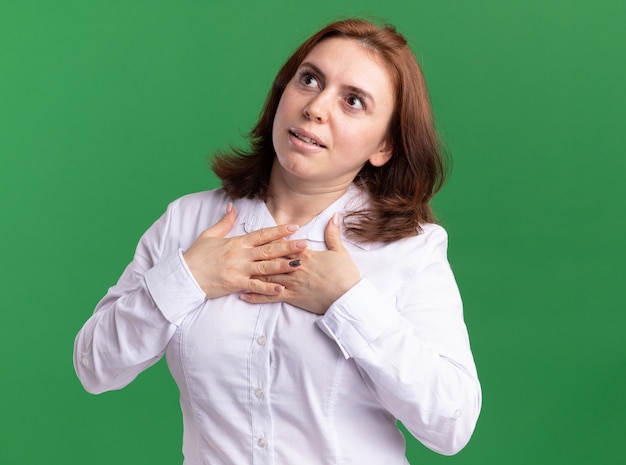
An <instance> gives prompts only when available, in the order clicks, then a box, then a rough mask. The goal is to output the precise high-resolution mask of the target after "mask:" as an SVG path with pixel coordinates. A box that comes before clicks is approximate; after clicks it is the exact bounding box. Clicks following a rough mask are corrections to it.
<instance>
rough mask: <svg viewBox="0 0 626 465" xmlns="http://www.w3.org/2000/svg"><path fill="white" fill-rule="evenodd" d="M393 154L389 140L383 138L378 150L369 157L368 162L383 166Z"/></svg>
mask: <svg viewBox="0 0 626 465" xmlns="http://www.w3.org/2000/svg"><path fill="white" fill-rule="evenodd" d="M392 155H393V147H392V146H391V142H390V141H388V140H384V141H382V142H381V143H380V146H379V147H378V150H377V151H376V152H375V153H374V154H373V155H372V156H371V157H370V158H369V162H370V163H371V164H372V165H373V166H383V165H384V164H385V163H387V162H388V161H389V160H390V159H391V156H392Z"/></svg>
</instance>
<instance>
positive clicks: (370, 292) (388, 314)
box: [317, 279, 400, 358]
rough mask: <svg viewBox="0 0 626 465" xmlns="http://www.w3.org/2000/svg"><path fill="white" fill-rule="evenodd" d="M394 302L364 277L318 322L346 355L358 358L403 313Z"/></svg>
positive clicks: (346, 356) (395, 322)
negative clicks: (387, 299) (388, 299)
mask: <svg viewBox="0 0 626 465" xmlns="http://www.w3.org/2000/svg"><path fill="white" fill-rule="evenodd" d="M394 303H395V301H394V302H393V303H391V304H390V302H387V301H386V300H385V298H384V297H383V296H382V295H381V293H380V292H379V291H378V289H376V288H375V287H374V285H373V284H372V283H370V282H369V281H368V280H366V279H362V280H361V281H359V283H358V284H357V285H356V286H354V287H353V288H352V289H350V290H349V291H348V292H346V293H345V294H344V295H343V296H341V297H340V298H339V299H338V300H336V301H335V302H334V303H333V304H332V305H331V306H330V308H329V309H328V311H327V312H326V313H325V314H324V316H323V317H322V318H320V319H319V320H318V321H317V324H318V325H319V327H320V328H321V329H322V331H323V332H324V333H325V334H326V335H327V336H329V337H330V338H331V339H333V340H334V341H335V342H336V343H337V345H338V346H339V348H340V349H341V351H342V352H343V355H344V357H345V358H351V357H355V356H356V355H357V354H358V353H359V352H361V351H362V350H363V349H365V348H366V347H368V346H369V345H370V344H371V343H372V342H373V341H375V340H376V339H378V337H379V336H380V335H381V334H382V333H384V332H385V331H386V330H387V329H388V328H389V327H391V326H393V325H394V324H397V319H399V318H400V315H399V313H398V312H397V310H396V308H395V305H393V304H394Z"/></svg>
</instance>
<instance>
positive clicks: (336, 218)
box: [330, 213, 339, 226]
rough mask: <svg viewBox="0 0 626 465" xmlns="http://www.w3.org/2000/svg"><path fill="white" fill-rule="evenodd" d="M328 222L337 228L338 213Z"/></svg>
mask: <svg viewBox="0 0 626 465" xmlns="http://www.w3.org/2000/svg"><path fill="white" fill-rule="evenodd" d="M330 221H331V222H332V223H333V225H334V226H339V213H335V214H334V215H333V217H332V219H331V220H330Z"/></svg>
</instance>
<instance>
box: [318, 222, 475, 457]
mask: <svg viewBox="0 0 626 465" xmlns="http://www.w3.org/2000/svg"><path fill="white" fill-rule="evenodd" d="M424 247H426V248H428V252H427V253H422V254H420V257H421V259H420V263H418V264H416V266H415V267H414V268H413V269H412V270H411V272H410V273H408V276H406V282H405V283H402V285H401V286H399V288H398V291H397V292H394V293H392V294H389V293H385V292H384V289H379V288H377V287H376V285H375V284H374V283H373V282H371V281H370V280H368V279H367V278H365V279H363V280H362V281H361V282H360V283H359V284H357V285H356V286H355V287H354V288H352V289H351V290H350V291H348V292H347V293H346V294H345V295H344V296H342V297H341V298H340V299H339V300H338V301H336V302H335V303H334V304H333V305H332V306H331V308H330V309H329V311H328V312H327V313H326V315H325V316H324V317H323V318H322V319H320V320H319V321H318V324H319V325H320V327H321V328H322V330H323V331H324V332H325V333H326V334H327V335H329V336H330V337H331V338H333V339H334V340H335V341H336V342H337V344H338V345H339V347H340V348H341V350H342V351H343V353H344V355H345V356H346V357H351V358H353V360H354V361H355V363H356V364H357V366H358V368H359V371H360V372H361V376H362V378H363V379H364V381H365V382H366V383H367V384H368V386H369V388H370V389H371V391H372V392H373V394H374V395H375V397H376V398H377V399H378V401H379V402H380V403H381V405H382V406H383V407H385V408H386V409H387V410H388V411H389V412H390V413H391V414H393V415H394V416H395V417H396V418H398V419H399V420H400V421H401V422H402V423H403V424H404V425H405V426H406V427H407V429H408V430H409V431H410V432H411V433H412V434H413V435H414V436H415V437H416V438H417V439H419V440H420V441H421V442H422V443H423V444H424V445H426V446H427V447H429V448H431V449H433V450H435V451H436V452H439V453H442V454H446V455H451V454H454V453H456V452H458V451H459V450H461V449H462V448H463V447H464V446H465V444H466V443H467V442H468V441H469V439H470V436H471V435H472V432H473V430H474V427H475V424H476V421H477V419H478V415H479V412H480V407H481V389H480V384H479V381H478V376H477V373H476V368H475V365H474V360H473V357H472V353H471V350H470V345H469V339H468V335H467V330H466V327H465V323H464V321H463V311H462V304H461V299H460V295H459V292H458V288H457V285H456V282H455V280H454V277H453V274H452V271H451V269H450V266H449V264H448V261H447V257H446V254H447V235H446V233H445V231H444V230H443V229H442V228H439V227H435V229H434V230H433V231H431V232H430V233H429V234H428V237H427V239H425V244H424ZM407 260H409V261H411V260H412V259H411V256H410V254H409V255H408V258H407Z"/></svg>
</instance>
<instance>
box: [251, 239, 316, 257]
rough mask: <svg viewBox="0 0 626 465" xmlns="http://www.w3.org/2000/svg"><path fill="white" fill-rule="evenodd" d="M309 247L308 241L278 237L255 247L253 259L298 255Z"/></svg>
mask: <svg viewBox="0 0 626 465" xmlns="http://www.w3.org/2000/svg"><path fill="white" fill-rule="evenodd" d="M306 248H307V241H305V240H302V239H300V240H297V241H287V240H282V239H278V240H276V241H274V242H270V243H269V244H263V245H261V246H258V247H255V248H254V249H253V260H272V259H274V258H279V257H280V258H282V257H288V256H293V255H296V254H298V253H300V252H302V251H303V250H304V249H306Z"/></svg>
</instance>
